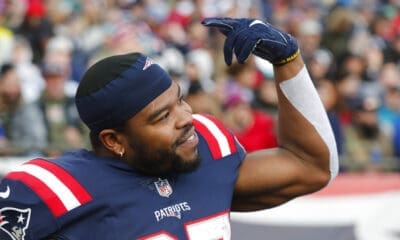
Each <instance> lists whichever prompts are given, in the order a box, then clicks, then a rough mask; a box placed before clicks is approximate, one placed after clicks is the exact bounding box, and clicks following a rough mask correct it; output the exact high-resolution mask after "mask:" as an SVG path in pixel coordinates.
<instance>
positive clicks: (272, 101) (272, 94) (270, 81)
mask: <svg viewBox="0 0 400 240" xmlns="http://www.w3.org/2000/svg"><path fill="white" fill-rule="evenodd" d="M255 64H256V66H257V69H258V70H259V73H260V76H261V80H260V81H259V82H258V83H257V84H256V87H255V89H254V99H253V101H252V103H251V104H252V106H253V107H254V108H255V109H257V110H261V111H264V112H267V113H268V114H269V115H271V116H273V117H274V118H276V117H277V115H278V94H277V92H276V87H275V81H274V72H273V69H272V68H273V66H272V64H270V63H269V62H268V61H265V60H263V59H261V58H258V57H256V58H255Z"/></svg>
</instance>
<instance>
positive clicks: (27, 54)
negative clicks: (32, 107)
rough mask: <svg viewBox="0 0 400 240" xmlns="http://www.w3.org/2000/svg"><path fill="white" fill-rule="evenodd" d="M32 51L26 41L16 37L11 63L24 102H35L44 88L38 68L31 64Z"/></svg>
mask: <svg viewBox="0 0 400 240" xmlns="http://www.w3.org/2000/svg"><path fill="white" fill-rule="evenodd" d="M32 54H33V53H32V49H31V46H30V45H29V43H28V42H27V40H26V39H25V38H24V37H22V36H16V37H15V41H14V49H13V54H12V62H13V64H14V66H15V68H16V71H17V74H18V77H19V79H20V83H21V88H22V89H21V90H22V97H23V100H24V101H26V102H34V101H37V100H38V99H39V97H40V95H41V93H42V91H43V88H44V80H43V77H42V74H41V72H40V68H39V67H38V66H37V65H36V64H33V63H32V60H33V59H32V58H33V55H32Z"/></svg>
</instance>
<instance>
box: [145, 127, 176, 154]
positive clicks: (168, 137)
mask: <svg viewBox="0 0 400 240" xmlns="http://www.w3.org/2000/svg"><path fill="white" fill-rule="evenodd" d="M176 139H177V137H176V136H175V135H174V133H173V131H168V128H167V127H164V128H160V129H158V130H152V131H145V132H144V134H143V135H142V136H141V137H140V139H139V141H140V142H141V143H143V144H146V146H148V147H151V148H153V149H154V150H156V149H171V148H172V145H173V144H174V143H175V141H176Z"/></svg>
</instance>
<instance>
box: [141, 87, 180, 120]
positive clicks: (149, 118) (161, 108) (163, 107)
mask: <svg viewBox="0 0 400 240" xmlns="http://www.w3.org/2000/svg"><path fill="white" fill-rule="evenodd" d="M181 92H182V91H181V87H180V86H179V85H178V94H177V95H178V99H179V98H180V97H181ZM170 107H171V104H170V103H167V104H166V105H163V106H161V107H160V108H158V109H156V110H155V111H154V112H152V113H151V114H150V116H149V117H148V118H147V121H149V122H151V121H153V120H154V119H155V118H156V117H157V116H158V115H160V114H161V113H162V112H164V111H166V110H167V109H168V108H170Z"/></svg>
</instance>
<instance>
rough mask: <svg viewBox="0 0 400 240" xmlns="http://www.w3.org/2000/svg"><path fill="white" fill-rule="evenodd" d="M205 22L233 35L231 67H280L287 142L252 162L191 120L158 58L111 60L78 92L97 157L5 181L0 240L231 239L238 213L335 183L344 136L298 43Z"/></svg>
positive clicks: (202, 119)
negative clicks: (258, 61)
mask: <svg viewBox="0 0 400 240" xmlns="http://www.w3.org/2000/svg"><path fill="white" fill-rule="evenodd" d="M203 24H204V25H205V26H207V27H212V28H217V29H218V30H220V31H221V32H222V33H223V34H224V35H226V41H225V45H224V56H225V61H226V63H227V64H228V65H230V64H231V63H232V58H233V54H234V55H235V56H236V59H237V61H238V62H239V63H244V62H245V61H246V60H247V58H248V57H249V56H250V54H255V55H256V56H259V57H261V58H263V59H265V60H268V61H270V62H271V63H272V64H273V65H274V76H275V81H276V88H277V93H278V97H279V118H278V127H279V129H278V139H279V140H278V141H279V146H278V147H277V148H275V149H266V150H261V151H256V152H252V153H248V154H247V153H246V152H245V151H244V150H243V148H242V147H241V145H240V144H239V143H238V141H237V140H236V138H235V136H234V135H232V133H231V132H230V131H229V130H228V129H226V128H225V127H224V126H223V125H221V123H220V122H219V121H218V120H216V119H214V118H213V117H212V116H208V115H201V114H192V111H191V108H190V106H189V105H188V104H187V103H186V102H185V101H184V100H183V95H182V92H181V89H180V87H179V86H178V85H177V84H176V83H174V82H173V81H172V80H171V78H170V77H169V76H168V74H167V73H166V72H165V71H164V70H163V69H162V68H161V67H160V66H159V65H158V64H157V63H155V62H153V61H152V59H150V58H148V57H147V56H145V55H143V54H141V53H130V54H125V55H116V56H111V57H108V58H105V59H103V60H100V61H99V62H97V63H96V64H94V65H93V66H91V67H90V68H89V69H88V70H87V72H86V73H85V75H84V77H83V79H82V80H81V82H80V85H79V88H78V91H77V94H76V105H77V108H78V111H79V114H80V117H81V118H82V120H83V121H84V122H85V123H86V125H87V126H88V127H89V129H90V130H91V134H90V137H91V142H92V145H93V149H92V150H91V151H89V150H79V151H76V152H70V153H66V154H65V155H63V156H61V157H60V158H57V159H41V158H40V159H33V160H31V161H28V162H26V163H25V164H23V165H21V166H19V167H17V168H16V169H15V170H13V171H11V172H10V173H9V174H8V175H6V176H5V178H4V179H3V180H2V181H1V184H0V239H2V240H28V239H29V240H33V239H63V240H72V239H93V240H103V239H119V240H133V239H141V240H145V239H146V240H155V239H157V240H173V239H189V240H197V239H201V240H211V239H224V240H225V239H230V237H231V231H230V219H229V214H230V212H231V211H253V210H260V209H267V208H271V207H274V206H278V205H280V204H282V203H285V202H287V201H289V200H291V199H293V198H296V197H298V196H302V195H305V194H309V193H312V192H315V191H317V190H319V189H321V188H323V187H324V186H326V185H327V184H328V183H329V182H330V181H332V179H333V178H334V177H335V175H336V174H337V172H338V156H337V151H336V145H335V140H334V136H333V133H332V130H331V127H330V125H329V121H328V118H327V115H326V113H325V109H324V108H323V105H322V103H321V100H320V98H319V96H318V94H317V92H316V90H315V88H314V87H313V84H312V81H311V79H310V77H309V74H308V72H307V69H306V67H305V65H304V63H303V60H302V57H301V55H300V52H299V47H298V43H297V41H296V39H295V38H293V37H292V36H291V35H289V34H287V33H285V32H283V31H281V30H279V29H277V28H275V27H274V26H272V25H270V24H268V23H264V22H261V21H259V20H255V19H231V18H207V19H204V21H203ZM33 127H34V126H33Z"/></svg>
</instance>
